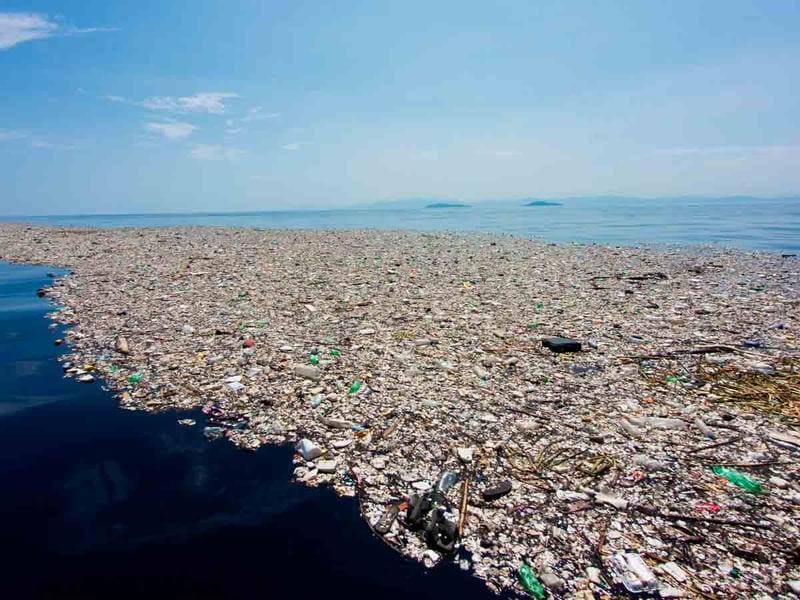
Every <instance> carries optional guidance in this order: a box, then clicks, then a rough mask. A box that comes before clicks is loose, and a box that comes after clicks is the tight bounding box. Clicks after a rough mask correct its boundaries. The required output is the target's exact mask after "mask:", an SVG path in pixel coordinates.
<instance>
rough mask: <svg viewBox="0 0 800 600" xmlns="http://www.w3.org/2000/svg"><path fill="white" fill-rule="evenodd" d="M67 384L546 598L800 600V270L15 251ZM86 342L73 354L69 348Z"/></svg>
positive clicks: (755, 264)
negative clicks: (260, 453)
mask: <svg viewBox="0 0 800 600" xmlns="http://www.w3.org/2000/svg"><path fill="white" fill-rule="evenodd" d="M0 260H7V261H17V262H32V263H42V264H49V265H57V266H63V267H66V268H67V269H69V274H68V275H67V276H65V277H63V278H57V277H54V278H53V282H52V286H51V287H48V288H45V289H42V290H40V294H41V295H46V296H47V297H48V298H49V299H50V300H51V301H52V302H53V303H54V304H55V305H56V306H55V310H54V312H53V313H52V314H51V316H52V317H53V318H54V319H55V320H56V321H58V322H62V323H66V324H69V325H71V327H70V328H69V329H68V330H67V332H66V335H65V340H64V341H66V343H67V344H68V345H69V348H68V354H67V355H65V357H64V360H65V362H64V365H63V366H64V370H65V373H66V374H67V375H68V376H71V377H74V378H75V379H76V380H77V381H79V382H85V383H86V384H91V383H92V382H98V381H99V382H102V383H104V384H105V385H107V386H108V387H109V388H110V389H111V390H113V391H114V392H115V393H116V394H117V396H118V399H119V402H120V405H121V406H122V407H123V408H127V409H136V410H149V411H158V410H166V409H177V410H181V409H190V408H202V410H203V412H204V413H205V414H206V422H205V423H203V422H197V423H196V422H195V420H193V419H181V421H180V422H181V423H182V424H183V425H185V426H195V427H198V428H202V431H203V433H204V434H205V435H206V436H207V437H209V438H212V439H213V438H223V437H224V438H227V439H228V440H230V442H232V443H234V444H236V445H237V446H239V447H241V448H243V449H250V450H252V449H256V448H258V447H259V446H261V445H262V444H280V443H291V444H293V445H296V449H297V453H296V455H295V461H296V468H295V470H294V477H295V478H296V479H297V481H298V482H302V483H304V484H307V485H330V486H332V487H333V488H334V489H335V490H336V491H337V492H338V493H340V494H342V495H347V496H357V497H358V500H359V502H360V507H361V511H362V514H363V516H364V519H365V521H366V524H367V525H368V526H369V527H371V528H372V529H373V531H374V532H375V535H376V536H378V537H380V538H381V539H382V540H383V541H384V542H385V543H387V544H389V545H390V546H392V547H394V548H396V549H397V551H398V552H400V553H402V554H404V555H407V556H409V557H412V558H414V559H417V560H420V561H423V562H424V563H425V564H427V565H429V566H433V565H435V564H436V563H438V562H440V561H455V562H457V563H458V564H459V565H460V566H461V568H463V569H464V570H465V571H469V572H470V573H472V574H474V575H475V576H477V577H480V578H482V579H484V580H485V581H486V584H487V585H488V586H489V587H490V588H491V589H493V590H495V591H497V592H504V591H511V592H512V593H518V594H525V593H527V594H529V595H531V596H533V597H537V598H541V597H545V596H549V597H555V598H562V597H563V598H585V599H589V598H599V597H607V598H610V597H622V596H633V597H657V596H660V597H673V598H675V597H687V598H701V597H702V598H733V597H747V598H773V597H785V598H789V597H792V595H793V594H800V526H799V525H798V521H797V518H796V517H797V516H798V515H800V468H798V461H800V433H798V431H799V430H800V350H798V335H800V293H799V292H800V269H799V268H798V267H800V261H799V260H798V258H797V257H794V256H788V255H780V254H770V253H753V252H743V251H737V250H729V249H720V248H708V247H697V248H672V247H658V248H644V247H608V246H599V245H578V244H563V245H556V244H548V243H544V242H540V241H533V240H529V239H525V238H520V237H513V236H502V235H486V234H462V233H458V234H457V233H415V232H398V231H360V230H359V231H312V230H280V231H276V230H257V229H228V228H200V227H197V228H154V229H142V228H124V229H96V228H77V227H67V228H65V227H54V226H49V227H39V226H28V225H22V224H0ZM60 342H61V340H56V343H60Z"/></svg>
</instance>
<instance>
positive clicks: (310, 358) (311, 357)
mask: <svg viewBox="0 0 800 600" xmlns="http://www.w3.org/2000/svg"><path fill="white" fill-rule="evenodd" d="M308 362H310V363H311V364H312V365H318V364H319V358H317V355H316V354H309V355H308Z"/></svg>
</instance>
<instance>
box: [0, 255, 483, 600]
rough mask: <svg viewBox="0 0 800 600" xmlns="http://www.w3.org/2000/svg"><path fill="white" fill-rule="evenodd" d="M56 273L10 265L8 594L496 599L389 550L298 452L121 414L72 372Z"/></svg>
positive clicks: (1, 523)
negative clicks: (55, 322) (55, 293)
mask: <svg viewBox="0 0 800 600" xmlns="http://www.w3.org/2000/svg"><path fill="white" fill-rule="evenodd" d="M48 271H53V269H48V268H45V267H32V266H20V265H8V264H4V263H0V381H2V386H3V387H2V394H0V481H2V493H0V542H2V551H0V553H1V554H2V562H0V573H2V574H3V580H2V592H0V597H2V598H8V599H9V600H11V599H15V600H16V599H19V600H23V599H25V600H29V599H38V598H75V599H81V600H86V599H93V598H98V599H100V598H102V599H104V600H107V599H111V598H113V599H128V598H130V599H134V598H135V599H136V600H143V599H149V598H170V599H173V600H178V599H197V598H225V599H227V598H237V599H238V598H258V599H264V598H297V599H301V598H302V599H305V598H314V599H319V598H332V597H337V598H338V597H341V598H392V599H398V600H408V599H410V598H414V599H416V598H425V599H431V600H433V599H437V600H441V599H442V598H464V599H466V598H485V599H489V598H493V597H494V596H493V595H491V594H490V593H489V592H488V590H487V589H486V588H485V587H484V586H483V584H482V583H481V582H479V581H478V580H477V579H474V578H471V577H468V576H467V575H466V574H464V573H463V572H461V571H460V570H459V569H458V568H457V567H456V566H455V565H452V564H447V565H442V566H441V567H439V568H436V569H433V570H431V571H428V570H426V569H425V568H424V567H423V566H422V565H420V564H417V563H415V562H411V561H408V560H405V559H403V558H402V557H401V556H399V555H398V554H396V553H395V552H393V551H392V550H390V549H389V548H387V547H386V546H385V545H384V544H383V543H382V542H381V541H380V540H378V539H377V538H375V537H373V536H372V535H371V533H370V532H369V529H368V528H367V526H366V525H365V524H364V523H363V521H362V520H361V517H360V516H359V514H358V507H357V503H356V502H355V501H354V500H352V499H345V498H337V497H336V496H335V495H334V494H333V492H332V491H331V490H328V489H310V488H306V487H303V486H300V485H297V484H294V483H291V482H290V476H291V470H292V462H291V458H292V451H291V449H290V448H288V447H264V448H261V449H260V450H259V451H258V452H253V453H250V452H248V453H246V452H242V451H240V450H237V449H235V448H234V446H233V445H232V444H230V443H227V442H225V441H224V440H220V441H215V442H208V441H206V440H205V438H204V437H203V435H202V427H203V415H202V414H198V413H180V414H179V413H174V412H168V413H159V414H155V415H154V414H147V413H141V412H130V411H124V410H120V409H118V408H117V405H116V400H115V399H114V398H113V397H112V395H111V394H110V393H109V392H106V391H104V390H103V389H102V387H101V386H100V385H99V384H97V383H94V384H80V383H77V382H75V381H73V380H70V379H65V378H63V377H62V372H61V367H60V364H59V362H58V361H57V357H58V355H59V354H60V353H61V351H62V350H61V347H55V346H54V345H53V340H54V339H56V338H57V337H60V336H61V335H63V329H56V330H49V329H48V324H49V322H50V321H49V320H47V319H45V313H46V312H47V311H48V310H50V309H51V308H52V307H51V306H49V305H48V303H47V302H46V301H45V300H42V299H39V298H37V297H36V289H37V288H39V287H41V286H43V285H47V283H48V281H49V279H48V278H47V276H46V274H47V272H48ZM184 417H192V418H195V419H197V425H196V426H194V427H184V426H182V425H178V424H177V422H176V421H177V419H179V418H184Z"/></svg>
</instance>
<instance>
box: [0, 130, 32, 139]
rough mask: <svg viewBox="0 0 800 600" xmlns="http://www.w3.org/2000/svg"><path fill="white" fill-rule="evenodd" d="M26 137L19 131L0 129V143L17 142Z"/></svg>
mask: <svg viewBox="0 0 800 600" xmlns="http://www.w3.org/2000/svg"><path fill="white" fill-rule="evenodd" d="M25 137H28V136H27V134H25V133H22V132H21V131H12V130H10V129H0V142H5V141H8V140H19V139H22V138H25Z"/></svg>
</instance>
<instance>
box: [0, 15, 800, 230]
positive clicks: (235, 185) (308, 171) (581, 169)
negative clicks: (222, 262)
mask: <svg viewBox="0 0 800 600" xmlns="http://www.w3.org/2000/svg"><path fill="white" fill-rule="evenodd" d="M798 32H800V2H799V1H781V0H767V1H765V0H758V1H753V2H741V1H737V0H725V1H714V0H706V1H703V2H697V1H696V0H693V1H690V2H685V1H680V0H669V1H659V0H642V1H640V2H625V1H615V2H595V1H585V2H580V1H574V2H563V1H560V2H546V1H537V2H531V1H530V0H524V1H519V2H517V1H497V2H465V1H464V0H459V1H454V0H438V1H436V2H431V1H430V0H427V1H425V2H418V1H416V0H404V1H403V2H381V1H378V0H371V1H355V0H347V1H335V0H331V1H329V2H324V3H323V2H318V1H316V2H305V1H303V0H293V1H286V2H277V1H273V2H266V1H259V2H244V1H242V2H236V1H224V2H223V1H219V2H211V1H204V0H191V1H181V0H170V1H169V2H162V1H151V0H137V1H136V2H108V1H107V0H101V1H95V0H81V1H80V2H78V1H73V2H24V1H20V2H16V1H11V2H7V1H6V0H0V214H6V215H21V214H22V215H35V214H68V213H130V212H182V211H237V210H260V209H264V210H268V209H291V208H311V207H337V206H347V205H358V204H363V203H370V202H375V201H380V200H387V199H397V198H410V197H425V198H446V199H461V200H465V201H476V200H481V199H487V198H492V199H503V198H508V199H511V198H526V197H567V196H576V195H608V194H615V195H629V196H642V197H655V196H684V195H690V196H703V195H706V196H726V195H755V196H793V195H797V194H798V193H800V76H798V74H799V73H800V35H798Z"/></svg>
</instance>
